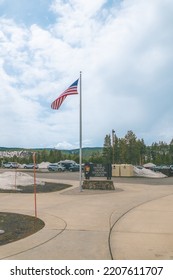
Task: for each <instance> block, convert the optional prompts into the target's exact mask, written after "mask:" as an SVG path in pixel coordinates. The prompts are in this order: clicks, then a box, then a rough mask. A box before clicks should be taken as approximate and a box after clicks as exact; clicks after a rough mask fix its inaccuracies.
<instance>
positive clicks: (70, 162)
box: [58, 160, 77, 170]
mask: <svg viewBox="0 0 173 280" xmlns="http://www.w3.org/2000/svg"><path fill="white" fill-rule="evenodd" d="M58 164H61V165H62V166H64V167H65V169H66V170H69V168H70V167H71V165H73V164H77V163H76V162H75V161H73V160H61V161H59V162H58Z"/></svg>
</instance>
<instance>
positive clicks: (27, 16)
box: [0, 0, 173, 149]
mask: <svg viewBox="0 0 173 280" xmlns="http://www.w3.org/2000/svg"><path fill="white" fill-rule="evenodd" d="M172 19H173V1H172V0H124V1H121V0H107V1H106V0H87V1H86V0H29V1H28V0H13V1H11V0H0V82H1V83H0V87H1V91H0V123H1V129H0V146H6V147H24V148H33V147H42V148H48V147H57V148H60V149H62V148H69V149H71V148H78V147H79V95H73V96H68V97H67V98H66V100H65V101H64V102H63V104H62V105H61V107H60V109H59V110H52V109H51V107H50V106H51V103H52V102H53V101H54V100H55V99H56V98H57V97H58V96H59V95H60V94H61V93H62V92H63V91H64V90H65V89H67V88H68V86H70V85H71V84H72V83H73V82H74V81H75V80H77V79H78V78H79V73H80V71H82V97H83V107H82V108H83V146H84V147H87V146H91V147H94V146H103V142H104V138H105V135H106V134H110V133H111V131H112V129H114V130H115V132H116V135H117V136H118V137H124V136H125V134H126V133H127V131H128V130H132V131H133V132H134V133H135V134H136V136H137V138H139V139H141V138H143V139H144V141H145V143H146V144H147V145H150V144H152V143H153V142H159V141H165V142H167V143H170V141H171V139H172V138H173V108H172V107H173V91H172V89H173V23H172Z"/></svg>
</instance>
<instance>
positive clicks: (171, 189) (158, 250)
mask: <svg viewBox="0 0 173 280" xmlns="http://www.w3.org/2000/svg"><path fill="white" fill-rule="evenodd" d="M47 181H48V180H47ZM49 181H50V180H49ZM58 182H59V181H58ZM63 182H64V183H67V182H66V181H63ZM68 183H69V181H68ZM71 183H72V184H73V187H72V188H70V189H68V190H64V191H61V192H53V193H46V194H45V193H44V194H43V193H42V194H38V195H37V206H38V217H39V218H41V219H42V220H43V221H44V222H45V227H44V228H43V229H42V230H40V231H39V232H37V233H36V234H33V235H31V236H29V237H27V238H25V239H22V240H19V241H16V242H13V243H9V244H7V245H3V246H1V248H0V259H13V260H17V259H19V260H27V259H30V260H32V259H38V260H40V259H49V260H51V259H52V260H53V259H55V260H56V259H59V260H65V259H68V260H77V259H79V260H109V259H111V255H112V256H113V258H114V259H124V260H126V259H139V260H140V259H156V260H157V259H172V258H173V220H172V215H173V186H161V185H160V186H150V185H130V184H120V183H119V184H116V185H115V187H116V191H92V190H91V191H86V190H85V191H83V192H80V190H79V188H78V187H77V186H78V182H76V181H73V182H71ZM33 207H34V202H33V195H32V194H7V193H4V194H3V193H1V194H0V211H1V212H2V211H4V212H5V211H6V212H15V213H22V214H29V215H34V209H33ZM110 229H111V235H110V242H109V234H110ZM110 249H111V250H110Z"/></svg>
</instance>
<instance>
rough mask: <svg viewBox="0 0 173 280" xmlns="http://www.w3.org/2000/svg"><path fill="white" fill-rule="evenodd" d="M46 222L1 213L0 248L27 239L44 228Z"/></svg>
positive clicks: (31, 217) (25, 216) (29, 217)
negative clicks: (0, 231)
mask: <svg viewBox="0 0 173 280" xmlns="http://www.w3.org/2000/svg"><path fill="white" fill-rule="evenodd" d="M44 225H45V224H44V222H43V221H42V220H40V219H38V218H35V217H33V216H28V215H22V214H16V213H8V212H0V230H3V231H4V233H2V234H0V246H2V245H5V244H8V243H10V242H14V241H17V240H19V239H22V238H25V237H27V236H29V235H31V234H34V233H36V232H37V231H39V230H41V229H42V228H43V227H44Z"/></svg>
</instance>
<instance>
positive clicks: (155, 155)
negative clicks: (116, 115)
mask: <svg viewBox="0 0 173 280" xmlns="http://www.w3.org/2000/svg"><path fill="white" fill-rule="evenodd" d="M33 151H34V152H36V161H37V163H41V162H58V161H60V160H65V159H69V160H74V161H76V162H79V151H78V150H72V151H68V152H67V153H65V152H64V151H61V150H57V149H40V150H38V149H37V150H29V152H28V155H27V156H26V157H17V156H13V157H11V158H9V157H8V158H5V157H3V158H1V162H2V160H3V161H15V162H18V163H21V164H22V163H30V162H32V161H33V158H32V157H33ZM82 161H83V162H93V163H116V164H121V163H127V164H133V165H143V164H144V163H147V162H153V163H155V164H156V165H170V164H173V139H172V140H171V142H170V143H165V142H163V141H159V142H158V143H156V142H155V143H152V145H151V146H147V145H146V144H145V142H144V139H138V138H137V136H136V135H135V133H134V132H133V131H132V130H129V131H127V133H126V135H125V136H124V137H122V138H119V137H118V136H117V135H116V134H115V131H114V130H112V133H111V134H107V135H106V136H105V138H104V142H103V147H102V148H98V147H97V148H85V149H83V158H82Z"/></svg>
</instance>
